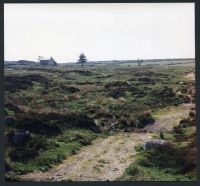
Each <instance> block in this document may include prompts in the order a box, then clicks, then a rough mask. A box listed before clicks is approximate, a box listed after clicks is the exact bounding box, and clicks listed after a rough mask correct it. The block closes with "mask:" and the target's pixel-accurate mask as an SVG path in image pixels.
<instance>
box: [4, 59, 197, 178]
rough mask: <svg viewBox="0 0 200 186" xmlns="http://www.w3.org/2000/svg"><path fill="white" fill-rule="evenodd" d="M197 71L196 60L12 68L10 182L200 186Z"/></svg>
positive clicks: (8, 92) (8, 69) (8, 71)
mask: <svg viewBox="0 0 200 186" xmlns="http://www.w3.org/2000/svg"><path fill="white" fill-rule="evenodd" d="M194 73H195V67H194V61H191V60H180V61H156V62H153V61H150V62H144V63H143V64H142V65H141V66H137V64H136V63H131V62H129V61H127V62H120V63H119V62H117V63H115V62H110V63H106V62H103V63H100V62H99V63H98V62H96V63H88V64H86V65H85V66H84V67H83V68H82V67H81V66H80V65H78V64H63V65H58V66H57V67H50V66H48V67H42V66H34V65H6V66H5V135H6V147H5V148H6V152H5V161H6V167H5V172H6V180H7V181H90V180H91V181H106V180H111V181H112V180H119V181H165V180H166V181H173V180H179V181H181V180H182V181H191V180H195V179H196V141H195V138H196V136H195V130H196V128H195V81H194ZM20 130H21V131H22V130H24V131H28V132H29V133H30V137H29V138H27V139H26V140H24V141H23V142H19V143H18V144H16V143H13V140H12V139H13V136H15V134H16V132H17V131H20ZM148 139H162V140H165V141H166V142H167V147H166V146H163V147H162V148H158V149H153V150H152V149H151V150H144V149H143V144H144V143H145V141H146V140H148ZM86 170H87V171H86Z"/></svg>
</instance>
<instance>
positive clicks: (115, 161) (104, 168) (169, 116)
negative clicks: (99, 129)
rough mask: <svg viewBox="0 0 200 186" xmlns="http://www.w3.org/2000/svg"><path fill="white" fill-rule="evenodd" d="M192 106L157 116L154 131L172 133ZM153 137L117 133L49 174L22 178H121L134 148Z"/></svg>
mask: <svg viewBox="0 0 200 186" xmlns="http://www.w3.org/2000/svg"><path fill="white" fill-rule="evenodd" d="M193 106H194V105H193V104H184V105H180V106H178V107H174V108H170V109H169V110H167V111H166V112H165V113H162V114H160V115H159V116H158V117H157V120H156V123H155V125H152V126H149V131H150V132H153V131H154V130H155V131H158V130H160V129H162V130H163V131H164V130H165V131H169V130H171V129H172V127H173V126H174V125H177V124H178V123H179V121H180V119H182V118H184V117H187V115H188V113H189V110H190V108H191V107H193ZM149 138H151V133H149V132H147V133H134V132H132V133H122V132H121V133H117V134H114V135H112V136H108V137H107V138H98V139H96V140H94V141H93V143H92V145H89V146H85V147H83V148H82V149H81V150H80V151H79V152H78V153H77V155H73V156H71V157H69V158H68V159H67V160H65V161H63V163H61V164H60V165H58V166H57V167H54V168H52V169H51V170H49V171H47V172H33V173H29V174H26V175H22V176H20V178H21V180H22V181H64V180H73V181H106V180H110V181H112V180H115V179H116V178H118V177H119V176H121V175H122V174H123V172H124V170H125V169H126V167H127V166H128V165H129V164H130V163H131V162H132V161H133V158H134V155H135V146H136V145H138V144H140V143H144V141H146V140H148V139H149Z"/></svg>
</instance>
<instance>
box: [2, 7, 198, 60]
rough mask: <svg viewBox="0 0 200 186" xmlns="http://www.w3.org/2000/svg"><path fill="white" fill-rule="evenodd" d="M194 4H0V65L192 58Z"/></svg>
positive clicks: (193, 54) (193, 47)
mask: <svg viewBox="0 0 200 186" xmlns="http://www.w3.org/2000/svg"><path fill="white" fill-rule="evenodd" d="M194 33H195V31H194V3H120V4H117V3H107V4H103V3H102V4H98V3H91V4H81V3H80V4H79V3H78V4H67V3H66V4H4V35H5V36H4V40H5V42H4V43H5V44H4V45H5V47H4V48H5V50H4V51H5V60H6V61H14V60H22V59H26V60H34V61H36V60H37V59H38V56H43V57H44V58H46V59H48V58H50V57H51V56H52V57H53V58H54V59H55V60H56V61H57V62H58V63H64V62H76V61H77V60H78V57H79V54H80V53H82V52H83V53H84V54H85V55H86V57H87V59H88V61H101V60H134V59H137V58H142V59H159V58H194V57H195V35H194Z"/></svg>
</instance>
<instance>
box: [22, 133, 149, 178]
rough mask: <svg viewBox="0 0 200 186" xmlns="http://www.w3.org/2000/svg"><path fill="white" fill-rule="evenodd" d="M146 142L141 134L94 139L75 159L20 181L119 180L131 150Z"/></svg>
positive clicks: (144, 136) (119, 134)
mask: <svg viewBox="0 0 200 186" xmlns="http://www.w3.org/2000/svg"><path fill="white" fill-rule="evenodd" d="M148 138H150V135H149V134H145V133H118V134H115V135H113V136H109V137H107V138H98V139H96V140H94V141H93V143H92V145H89V146H85V147H83V148H82V149H81V150H80V152H78V154H77V155H73V156H71V157H69V158H68V159H66V160H65V161H63V163H62V164H60V165H58V166H57V167H55V168H53V169H51V170H49V171H47V172H34V173H29V174H26V175H22V176H21V177H20V178H21V180H22V181H62V180H67V179H70V180H73V181H105V180H115V179H116V178H117V177H119V176H121V175H122V173H123V172H124V170H125V169H126V167H127V166H128V165H129V164H130V163H131V162H132V160H133V159H132V158H133V156H134V155H135V148H134V147H135V146H136V145H137V144H139V143H141V142H143V141H144V140H147V139H148Z"/></svg>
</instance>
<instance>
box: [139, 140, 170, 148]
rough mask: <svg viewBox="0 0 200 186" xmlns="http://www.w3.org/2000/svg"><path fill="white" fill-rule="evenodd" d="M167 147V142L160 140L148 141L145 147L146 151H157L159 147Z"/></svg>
mask: <svg viewBox="0 0 200 186" xmlns="http://www.w3.org/2000/svg"><path fill="white" fill-rule="evenodd" d="M165 145H166V141H165V140H160V139H153V140H149V141H146V142H145V143H144V145H143V149H144V150H152V149H157V148H159V147H163V146H165Z"/></svg>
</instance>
